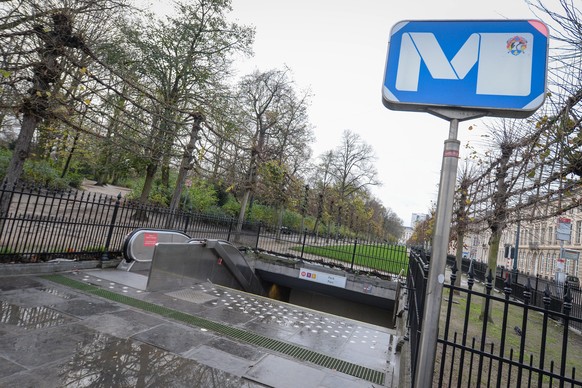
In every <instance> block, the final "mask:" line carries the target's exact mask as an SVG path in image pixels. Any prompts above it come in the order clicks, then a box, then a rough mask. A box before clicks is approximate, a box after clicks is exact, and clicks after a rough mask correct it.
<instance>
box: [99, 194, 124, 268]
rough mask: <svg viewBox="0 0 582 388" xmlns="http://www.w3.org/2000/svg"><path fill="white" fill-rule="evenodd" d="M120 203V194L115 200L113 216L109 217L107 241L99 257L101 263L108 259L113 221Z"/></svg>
mask: <svg viewBox="0 0 582 388" xmlns="http://www.w3.org/2000/svg"><path fill="white" fill-rule="evenodd" d="M120 203H121V193H119V194H118V195H117V200H116V201H115V205H114V207H113V214H112V215H111V222H110V223H109V232H108V233H107V240H106V242H105V249H104V250H103V254H102V255H101V261H107V260H109V259H110V257H109V246H110V245H111V238H112V237H113V228H114V226H115V221H116V219H117V211H118V210H119V205H120Z"/></svg>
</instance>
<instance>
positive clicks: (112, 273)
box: [0, 269, 399, 388]
mask: <svg viewBox="0 0 582 388" xmlns="http://www.w3.org/2000/svg"><path fill="white" fill-rule="evenodd" d="M397 341H398V337H397V336H396V333H395V332H394V331H392V330H390V329H386V328H382V327H379V326H374V325H370V324H367V323H363V322H358V321H354V320H350V319H347V318H343V317H338V316H334V315H329V314H325V313H321V312H317V311H313V310H309V309H305V308H301V307H298V306H294V305H290V304H287V303H283V302H279V301H275V300H272V299H268V298H262V297H259V296H256V295H252V294H247V293H244V292H242V291H237V290H232V289H229V288H225V287H221V286H217V285H214V284H211V283H207V282H205V283H199V284H192V285H191V286H190V287H188V288H183V289H180V290H175V291H171V292H146V291H145V280H144V277H143V276H141V275H138V274H134V273H127V272H121V271H116V270H111V269H109V270H83V271H74V272H70V273H65V274H60V275H44V276H32V275H23V276H8V277H0V387H265V386H271V387H297V386H301V387H303V388H307V387H334V388H335V387H397V386H398V383H397V381H398V369H399V365H398V355H397V354H396V353H395V348H396V342H397Z"/></svg>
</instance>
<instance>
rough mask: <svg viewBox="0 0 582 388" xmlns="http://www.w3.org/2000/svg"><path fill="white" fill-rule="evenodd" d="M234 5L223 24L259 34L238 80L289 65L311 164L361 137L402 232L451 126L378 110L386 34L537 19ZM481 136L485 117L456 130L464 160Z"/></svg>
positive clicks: (435, 7) (412, 3) (448, 7)
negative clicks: (304, 115)
mask: <svg viewBox="0 0 582 388" xmlns="http://www.w3.org/2000/svg"><path fill="white" fill-rule="evenodd" d="M547 1H552V2H555V0H547ZM155 2H156V1H155V0H154V3H155ZM160 3H161V4H164V5H162V6H161V7H160ZM544 3H546V1H545V2H544ZM168 6H169V5H168V4H167V3H163V2H158V5H157V6H155V7H154V8H157V9H159V8H158V7H160V8H167V7H168ZM232 7H233V12H232V13H231V14H230V15H229V19H230V20H233V21H237V22H239V23H240V24H245V25H252V26H254V27H255V29H256V38H255V44H254V46H253V47H254V53H255V55H254V56H253V57H251V58H249V59H243V60H240V61H238V62H237V64H236V67H237V69H238V71H239V74H238V75H239V76H243V75H245V74H248V73H250V72H251V71H253V70H255V69H258V70H261V71H265V70H270V69H274V68H277V69H283V68H284V67H285V66H286V67H288V68H289V69H290V70H291V74H290V75H291V78H292V79H293V80H294V81H295V82H296V84H297V85H298V87H299V88H300V89H310V90H311V92H312V94H313V98H312V100H311V102H312V104H311V107H310V109H309V116H310V121H311V123H312V124H313V126H314V132H315V136H316V143H315V144H314V145H313V150H314V157H317V156H318V155H321V154H322V153H324V152H325V151H327V150H330V149H332V148H334V147H336V146H337V145H339V143H340V139H341V134H342V132H343V131H344V130H345V129H349V130H351V131H352V132H355V133H358V134H359V135H360V136H361V137H362V139H363V140H364V141H365V142H366V143H368V144H370V145H371V146H372V147H373V148H374V150H375V154H376V156H377V162H376V168H377V170H378V174H379V179H380V180H381V181H382V182H383V185H382V186H381V187H376V188H373V189H372V192H373V194H374V195H375V196H376V197H377V198H378V199H379V200H380V201H381V202H382V203H383V204H384V206H385V207H387V208H391V209H392V210H393V211H394V212H396V214H398V216H399V217H400V218H401V219H402V220H403V221H404V225H406V226H408V225H410V220H411V215H412V213H428V212H429V209H430V208H431V204H432V203H436V199H437V194H438V182H439V178H440V169H441V163H442V152H443V142H444V141H445V139H446V138H447V137H448V134H449V123H448V121H445V120H442V119H439V118H437V117H434V116H431V115H430V114H428V113H419V112H396V111H391V110H388V109H387V108H385V107H384V106H383V104H382V94H381V91H382V81H383V77H384V68H385V64H386V63H385V62H386V52H387V48H388V40H389V36H390V30H391V28H392V26H393V25H394V24H396V23H397V22H399V21H402V20H427V19H428V20H430V19H438V20H443V19H444V20H446V19H469V20H474V19H532V18H535V15H534V14H533V12H532V11H531V10H530V8H529V7H528V6H527V4H526V2H525V1H524V0H486V1H477V0H404V1H395V0H391V1H390V0H360V1H354V0H285V1H284V0H233V1H232ZM469 127H472V128H473V129H472V130H469ZM484 128H485V122H484V121H483V119H476V120H469V121H465V122H461V124H460V125H459V134H458V137H459V140H461V159H462V158H463V157H464V154H465V153H464V150H465V148H464V147H465V146H466V144H467V142H473V143H476V142H477V141H478V139H479V138H480V136H481V135H482V134H483V133H484V132H485V130H484ZM459 165H461V163H459Z"/></svg>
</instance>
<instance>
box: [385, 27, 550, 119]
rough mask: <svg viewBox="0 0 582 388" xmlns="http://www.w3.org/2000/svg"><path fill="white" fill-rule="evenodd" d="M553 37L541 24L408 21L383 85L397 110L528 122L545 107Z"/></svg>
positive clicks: (394, 42)
mask: <svg viewBox="0 0 582 388" xmlns="http://www.w3.org/2000/svg"><path fill="white" fill-rule="evenodd" d="M548 35H549V31H548V28H547V26H546V25H545V24H543V23H542V22H540V21H537V20H482V21H480V20H447V21H403V22H399V23H397V24H396V25H395V26H394V27H393V28H392V31H391V34H390V45H389V47H388V57H387V61H386V71H385V74H384V84H383V87H382V101H383V102H384V105H385V106H386V107H388V108H390V109H394V110H420V111H431V109H434V108H447V109H450V108H452V109H459V110H471V111H481V112H484V114H488V115H491V116H499V117H527V116H529V115H531V114H532V113H533V112H535V110H536V109H538V108H539V107H540V106H541V105H542V104H543V102H544V98H545V94H546V73H547V55H548Z"/></svg>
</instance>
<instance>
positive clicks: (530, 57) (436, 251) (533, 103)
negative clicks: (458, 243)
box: [382, 20, 549, 388]
mask: <svg viewBox="0 0 582 388" xmlns="http://www.w3.org/2000/svg"><path fill="white" fill-rule="evenodd" d="M548 36H549V31H548V28H547V27H546V25H545V24H543V23H542V22H540V21H537V20H517V21H512V20H484V21H478V20H466V21H463V20H457V21H403V22H399V23H397V24H396V25H395V26H394V27H393V28H392V31H391V34H390V44H389V46H388V56H387V60H386V70H385V73H384V83H383V86H382V102H383V103H384V105H385V106H386V107H387V108H389V109H394V110H404V111H421V112H428V113H431V114H434V115H436V116H438V117H441V118H443V119H446V120H448V121H449V137H448V139H447V140H445V144H444V151H443V160H442V168H441V178H440V184H439V193H438V202H437V211H436V222H435V230H434V235H433V244H432V246H433V250H432V255H431V260H430V269H429V274H428V284H427V287H426V295H425V303H424V311H423V319H422V328H421V334H420V341H419V348H418V351H417V359H416V360H412V362H413V363H414V362H415V364H416V365H415V368H414V370H415V376H413V381H414V386H415V387H418V388H424V387H429V386H432V378H433V373H434V364H435V356H436V348H437V340H438V321H439V317H440V310H441V302H442V295H443V286H444V282H445V269H446V258H447V251H448V244H449V235H450V225H451V218H452V211H453V198H454V191H455V182H456V176H457V167H458V159H459V149H460V142H459V141H458V140H457V133H458V125H459V122H460V121H463V120H468V119H474V118H477V117H482V116H497V117H514V118H525V117H528V116H530V115H531V114H533V113H534V112H535V111H536V110H537V109H538V108H539V107H540V106H541V105H542V104H543V102H544V98H545V94H546V73H547V51H548Z"/></svg>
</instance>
